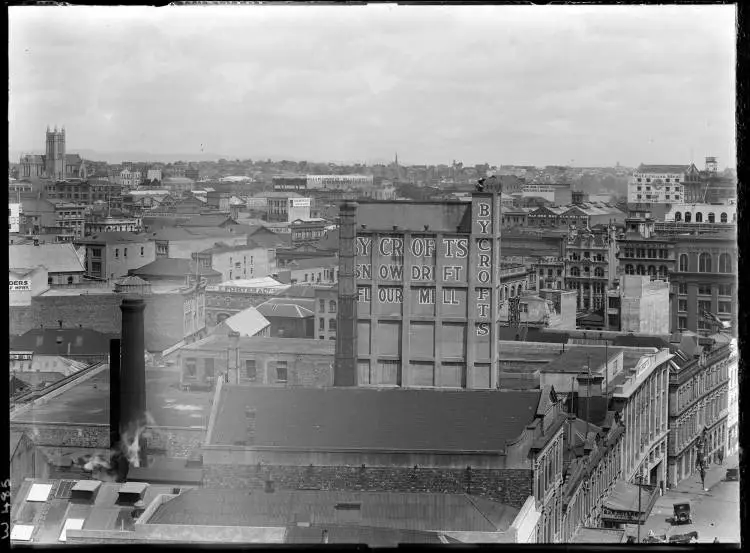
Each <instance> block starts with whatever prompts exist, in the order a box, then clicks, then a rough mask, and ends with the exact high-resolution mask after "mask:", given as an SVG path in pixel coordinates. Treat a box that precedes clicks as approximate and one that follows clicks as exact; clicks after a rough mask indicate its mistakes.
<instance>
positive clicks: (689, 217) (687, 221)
mask: <svg viewBox="0 0 750 553" xmlns="http://www.w3.org/2000/svg"><path fill="white" fill-rule="evenodd" d="M691 220H692V218H691V216H690V212H689V211H686V212H685V222H686V223H689V222H690V221H691Z"/></svg>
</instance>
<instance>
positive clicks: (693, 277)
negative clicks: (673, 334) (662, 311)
mask: <svg viewBox="0 0 750 553" xmlns="http://www.w3.org/2000/svg"><path fill="white" fill-rule="evenodd" d="M674 244H675V245H674V251H675V259H676V265H675V270H674V272H673V273H672V274H671V276H670V282H671V284H672V290H673V292H676V293H674V294H673V298H672V305H671V312H672V328H673V329H674V330H690V331H692V332H698V333H699V334H713V333H714V332H715V331H716V329H717V324H716V323H715V322H713V321H712V320H711V319H712V318H713V317H712V315H715V316H717V317H718V318H719V319H721V320H722V321H726V322H727V323H729V325H730V326H731V325H732V323H733V322H734V321H736V315H737V312H736V308H737V265H736V263H737V238H736V234H735V233H734V232H715V233H711V234H709V233H706V234H697V235H696V234H693V235H683V234H675V235H674Z"/></svg>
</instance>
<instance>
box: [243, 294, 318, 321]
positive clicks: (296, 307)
mask: <svg viewBox="0 0 750 553" xmlns="http://www.w3.org/2000/svg"><path fill="white" fill-rule="evenodd" d="M314 303H315V302H314V301H312V300H303V299H291V298H278V297H276V298H271V299H270V300H268V301H267V302H265V303H261V304H260V305H259V306H258V308H257V309H258V312H259V313H260V314H261V315H263V316H264V317H284V318H289V319H306V318H308V317H312V316H314V315H315V305H314ZM300 304H308V305H309V307H305V306H304V305H300Z"/></svg>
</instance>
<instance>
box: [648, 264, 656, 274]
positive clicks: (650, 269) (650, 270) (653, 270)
mask: <svg viewBox="0 0 750 553" xmlns="http://www.w3.org/2000/svg"><path fill="white" fill-rule="evenodd" d="M648 274H649V275H651V276H656V267H654V266H653V265H649V266H648Z"/></svg>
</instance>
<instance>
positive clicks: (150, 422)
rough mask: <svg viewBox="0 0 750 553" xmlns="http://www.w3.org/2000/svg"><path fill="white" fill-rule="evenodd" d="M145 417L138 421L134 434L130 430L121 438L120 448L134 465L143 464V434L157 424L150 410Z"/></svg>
mask: <svg viewBox="0 0 750 553" xmlns="http://www.w3.org/2000/svg"><path fill="white" fill-rule="evenodd" d="M143 418H144V421H143V422H139V423H138V426H137V427H136V429H135V431H134V432H133V435H132V436H131V435H130V434H129V433H128V432H123V433H122V436H121V438H120V449H121V451H122V453H123V455H124V456H125V457H126V458H127V459H128V462H129V463H130V465H131V466H133V467H140V466H141V460H140V452H141V444H140V439H141V436H142V435H144V433H145V432H146V428H147V427H148V426H155V425H156V421H155V420H154V417H152V416H151V414H150V413H149V412H148V411H147V412H146V413H144V417H143Z"/></svg>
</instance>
